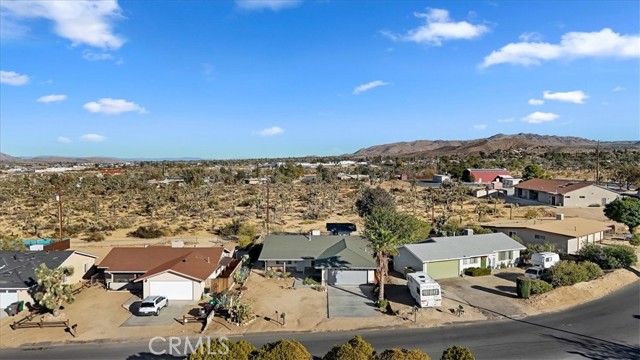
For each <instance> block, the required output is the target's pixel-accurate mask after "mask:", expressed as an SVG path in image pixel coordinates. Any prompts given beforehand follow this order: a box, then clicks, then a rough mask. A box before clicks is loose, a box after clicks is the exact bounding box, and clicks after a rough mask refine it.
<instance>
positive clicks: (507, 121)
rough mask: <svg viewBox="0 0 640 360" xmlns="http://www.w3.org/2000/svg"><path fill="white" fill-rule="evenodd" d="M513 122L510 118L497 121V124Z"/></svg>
mask: <svg viewBox="0 0 640 360" xmlns="http://www.w3.org/2000/svg"><path fill="white" fill-rule="evenodd" d="M513 120H515V119H514V118H512V117H510V118H504V119H498V122H499V123H510V122H513Z"/></svg>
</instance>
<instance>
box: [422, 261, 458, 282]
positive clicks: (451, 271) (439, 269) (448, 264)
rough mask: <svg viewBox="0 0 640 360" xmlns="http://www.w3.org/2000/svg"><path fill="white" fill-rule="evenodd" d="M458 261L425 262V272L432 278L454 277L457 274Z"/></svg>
mask: <svg viewBox="0 0 640 360" xmlns="http://www.w3.org/2000/svg"><path fill="white" fill-rule="evenodd" d="M459 262H460V261H459V260H449V261H436V262H430V263H428V264H427V274H429V276H431V278H432V279H445V278H451V277H456V276H458V275H459V272H458V263H459Z"/></svg>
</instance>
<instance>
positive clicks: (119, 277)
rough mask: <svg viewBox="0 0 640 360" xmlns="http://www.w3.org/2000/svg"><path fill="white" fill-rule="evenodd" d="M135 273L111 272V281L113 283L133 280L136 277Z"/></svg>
mask: <svg viewBox="0 0 640 360" xmlns="http://www.w3.org/2000/svg"><path fill="white" fill-rule="evenodd" d="M136 277H137V276H136V274H130V273H124V274H123V273H117V274H113V280H112V281H113V282H115V283H126V282H129V281H133V280H135V279H136Z"/></svg>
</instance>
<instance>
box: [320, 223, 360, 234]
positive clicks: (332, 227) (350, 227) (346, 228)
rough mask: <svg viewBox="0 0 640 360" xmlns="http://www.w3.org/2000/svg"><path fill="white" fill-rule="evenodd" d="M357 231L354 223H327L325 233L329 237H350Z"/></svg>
mask: <svg viewBox="0 0 640 360" xmlns="http://www.w3.org/2000/svg"><path fill="white" fill-rule="evenodd" d="M356 230H357V228H356V224H354V223H327V231H328V232H330V233H331V235H341V236H344V235H351V233H354V232H355V231H356Z"/></svg>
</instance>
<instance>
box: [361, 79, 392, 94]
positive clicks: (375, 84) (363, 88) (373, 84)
mask: <svg viewBox="0 0 640 360" xmlns="http://www.w3.org/2000/svg"><path fill="white" fill-rule="evenodd" d="M385 85H389V83H388V82H385V81H382V80H376V81H371V82H368V83H366V84H362V85H359V86H356V88H355V89H353V94H354V95H358V94H360V93H363V92H365V91H369V90H371V89H373V88H377V87H378V86H385Z"/></svg>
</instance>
